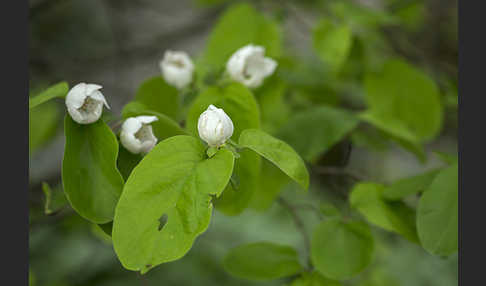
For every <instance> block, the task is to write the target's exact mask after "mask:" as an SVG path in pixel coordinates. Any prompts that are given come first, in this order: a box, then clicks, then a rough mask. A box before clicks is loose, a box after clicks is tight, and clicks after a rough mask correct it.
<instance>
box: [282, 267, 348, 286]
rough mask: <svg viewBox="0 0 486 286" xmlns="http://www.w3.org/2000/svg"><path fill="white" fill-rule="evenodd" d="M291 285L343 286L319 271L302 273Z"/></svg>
mask: <svg viewBox="0 0 486 286" xmlns="http://www.w3.org/2000/svg"><path fill="white" fill-rule="evenodd" d="M290 286H341V283H339V281H335V280H331V279H327V278H326V277H324V276H322V275H321V274H319V272H317V271H314V272H312V273H307V272H304V273H302V275H301V276H300V277H298V278H297V279H295V280H294V281H292V283H290Z"/></svg>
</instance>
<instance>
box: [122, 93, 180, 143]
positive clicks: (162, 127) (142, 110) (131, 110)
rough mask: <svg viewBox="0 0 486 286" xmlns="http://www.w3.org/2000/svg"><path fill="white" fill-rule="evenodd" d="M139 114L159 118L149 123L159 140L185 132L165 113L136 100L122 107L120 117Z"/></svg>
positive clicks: (125, 117)
mask: <svg viewBox="0 0 486 286" xmlns="http://www.w3.org/2000/svg"><path fill="white" fill-rule="evenodd" d="M140 115H153V116H157V118H158V119H159V120H157V121H154V122H152V123H151V125H152V129H153V131H154V135H155V136H156V137H157V139H158V140H159V141H160V140H163V139H165V138H169V137H172V136H175V135H186V134H187V133H186V131H184V129H182V128H181V127H180V125H179V124H178V123H177V122H175V121H174V119H172V118H171V117H169V116H167V115H165V114H162V113H160V112H157V111H154V110H153V109H150V108H149V107H148V106H146V105H144V104H143V103H140V102H138V101H132V102H129V103H127V104H126V105H125V106H124V107H123V109H122V117H123V118H124V119H127V118H128V117H134V116H140Z"/></svg>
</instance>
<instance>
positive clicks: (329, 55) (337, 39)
mask: <svg viewBox="0 0 486 286" xmlns="http://www.w3.org/2000/svg"><path fill="white" fill-rule="evenodd" d="M352 43H353V35H352V33H351V29H350V28H349V27H348V26H347V25H337V24H334V23H333V22H331V21H330V20H327V19H322V20H320V21H319V23H318V24H317V26H316V28H315V29H314V34H313V46H314V50H315V51H316V53H317V55H318V56H319V57H320V59H321V60H322V61H323V62H324V63H326V64H327V65H328V66H329V67H330V68H331V70H332V71H334V72H337V71H339V69H340V68H341V66H342V64H343V63H344V62H345V61H346V59H347V58H348V55H349V52H350V51H351V45H352Z"/></svg>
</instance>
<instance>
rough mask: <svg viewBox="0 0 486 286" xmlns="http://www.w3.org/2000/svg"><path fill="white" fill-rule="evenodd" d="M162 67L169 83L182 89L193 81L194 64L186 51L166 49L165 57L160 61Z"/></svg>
mask: <svg viewBox="0 0 486 286" xmlns="http://www.w3.org/2000/svg"><path fill="white" fill-rule="evenodd" d="M160 69H161V70H162V75H163V76H164V79H165V81H166V82H167V83H168V84H170V85H173V86H175V87H176V88H178V89H182V88H184V87H186V86H188V85H189V84H190V83H191V81H192V74H193V72H194V64H193V63H192V61H191V58H190V57H189V55H188V54H187V53H185V52H182V51H166V52H165V54H164V59H163V60H162V61H161V62H160Z"/></svg>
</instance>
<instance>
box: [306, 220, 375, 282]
mask: <svg viewBox="0 0 486 286" xmlns="http://www.w3.org/2000/svg"><path fill="white" fill-rule="evenodd" d="M373 250H374V241H373V236H372V235H371V231H370V228H369V226H368V225H367V224H365V223H363V222H359V221H350V222H344V221H342V220H341V219H338V218H333V219H329V220H325V221H322V222H321V223H320V224H319V225H318V226H317V227H316V228H315V230H314V232H313V234H312V243H311V260H312V263H313V264H314V266H315V267H316V270H317V271H319V272H320V273H321V274H322V275H324V276H326V277H329V278H331V279H336V280H340V279H346V278H350V277H352V276H354V275H356V274H358V273H359V272H361V271H362V270H363V269H364V268H365V267H366V266H367V265H368V264H370V262H371V260H372V255H373Z"/></svg>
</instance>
